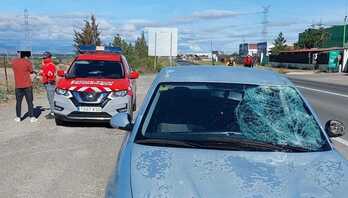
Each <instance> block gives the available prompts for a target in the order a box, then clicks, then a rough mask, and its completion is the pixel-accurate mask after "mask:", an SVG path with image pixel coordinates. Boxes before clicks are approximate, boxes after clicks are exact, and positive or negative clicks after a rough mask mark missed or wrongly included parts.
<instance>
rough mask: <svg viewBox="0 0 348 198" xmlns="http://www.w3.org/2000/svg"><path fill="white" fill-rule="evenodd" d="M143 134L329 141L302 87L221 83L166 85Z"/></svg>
mask: <svg viewBox="0 0 348 198" xmlns="http://www.w3.org/2000/svg"><path fill="white" fill-rule="evenodd" d="M140 134H141V135H139V136H138V138H151V137H157V138H174V139H176V138H179V139H190V140H197V141H200V140H202V141H203V140H215V141H219V140H222V139H226V136H229V137H228V138H237V139H238V138H239V139H247V140H253V141H259V142H268V143H272V144H276V145H291V146H298V147H301V148H306V149H309V150H318V149H321V148H322V147H323V146H324V145H327V141H326V139H325V136H324V135H323V133H322V131H321V129H320V127H319V125H318V123H317V121H316V120H315V118H314V117H313V115H312V114H311V112H310V111H309V109H308V108H307V106H306V104H305V103H304V102H303V100H302V98H301V97H300V96H299V94H298V93H297V91H296V90H295V89H294V88H292V87H287V86H257V85H243V84H221V83H217V84H215V83H193V84H189V83H179V84H176V83H174V84H161V85H160V86H159V87H158V88H157V91H156V93H155V95H154V97H153V99H152V101H151V103H150V105H149V108H148V110H147V112H146V114H145V116H144V119H143V123H142V125H141V129H140Z"/></svg>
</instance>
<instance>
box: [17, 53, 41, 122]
mask: <svg viewBox="0 0 348 198" xmlns="http://www.w3.org/2000/svg"><path fill="white" fill-rule="evenodd" d="M18 55H19V57H18V58H14V59H13V60H12V61H11V65H12V69H13V74H14V79H15V87H16V90H15V93H16V116H17V117H16V118H15V121H16V122H20V121H21V120H22V115H21V114H22V112H21V110H22V101H23V97H25V100H26V101H27V104H28V113H29V117H30V122H36V121H37V119H36V118H35V117H34V114H33V111H34V105H33V84H32V81H31V76H30V75H31V74H33V73H34V71H33V64H32V63H31V62H30V60H29V59H28V58H29V57H28V54H26V53H24V52H20V51H19V52H18Z"/></svg>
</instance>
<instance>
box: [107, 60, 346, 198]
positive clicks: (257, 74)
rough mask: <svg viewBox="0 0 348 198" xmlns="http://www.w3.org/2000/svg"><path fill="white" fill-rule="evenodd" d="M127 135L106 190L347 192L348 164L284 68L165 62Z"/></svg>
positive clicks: (267, 197) (312, 195)
mask: <svg viewBox="0 0 348 198" xmlns="http://www.w3.org/2000/svg"><path fill="white" fill-rule="evenodd" d="M111 124H112V125H113V127H117V128H120V129H124V130H128V131H131V132H129V134H128V136H127V137H126V138H125V140H124V144H123V146H122V149H121V151H120V154H119V158H118V161H117V165H116V168H115V171H114V174H113V175H112V176H111V178H110V181H109V184H108V186H107V189H106V194H105V197H108V198H111V197H112V198H114V197H117V198H131V197H132V198H203V197H209V198H273V197H274V198H280V197H287V198H319V197H320V198H329V197H330V198H347V197H348V164H347V161H346V160H345V159H344V158H343V157H342V156H341V155H340V154H339V153H338V152H337V151H336V150H335V149H334V148H333V146H332V143H331V141H330V139H329V138H331V137H337V136H341V135H343V134H344V126H343V124H342V123H341V122H339V121H336V120H330V121H328V122H327V124H326V126H325V127H322V126H321V125H320V123H319V120H318V117H317V116H316V114H315V113H314V112H313V110H312V109H311V107H310V106H309V105H308V103H307V102H306V100H305V99H304V98H303V97H302V96H301V94H300V93H299V91H298V90H297V89H296V88H295V86H294V85H293V84H292V83H291V82H290V81H289V80H288V79H287V78H286V77H284V76H281V75H278V74H276V73H273V72H271V71H266V70H258V69H249V68H231V67H209V66H200V67H198V66H197V67H196V66H192V67H175V68H166V69H163V70H162V71H161V72H160V73H159V74H158V75H157V78H156V79H155V80H154V82H153V84H152V86H151V88H150V90H149V92H148V94H147V96H146V98H145V100H144V103H143V105H142V107H141V109H140V110H139V113H138V116H137V118H136V120H135V122H134V123H131V121H130V120H129V116H128V115H127V114H126V113H121V114H117V115H116V116H115V117H113V118H112V120H111Z"/></svg>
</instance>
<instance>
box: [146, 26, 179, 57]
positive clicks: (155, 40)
mask: <svg viewBox="0 0 348 198" xmlns="http://www.w3.org/2000/svg"><path fill="white" fill-rule="evenodd" d="M146 30H147V32H148V45H149V56H177V54H178V29H177V28H146Z"/></svg>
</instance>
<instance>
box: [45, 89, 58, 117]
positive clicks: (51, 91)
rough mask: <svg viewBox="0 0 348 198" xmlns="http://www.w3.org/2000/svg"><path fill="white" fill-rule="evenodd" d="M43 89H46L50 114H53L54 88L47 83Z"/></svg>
mask: <svg viewBox="0 0 348 198" xmlns="http://www.w3.org/2000/svg"><path fill="white" fill-rule="evenodd" d="M45 89H46V92H47V99H48V103H49V105H50V110H51V113H53V109H54V102H53V101H54V91H55V89H56V86H55V85H54V84H50V83H47V84H45Z"/></svg>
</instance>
